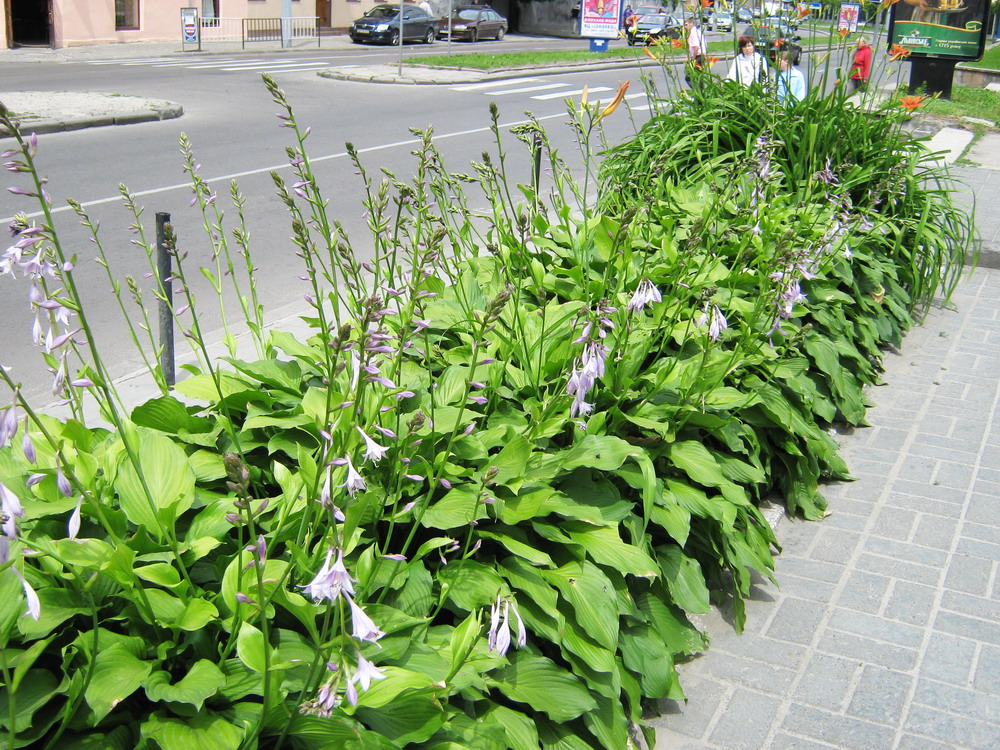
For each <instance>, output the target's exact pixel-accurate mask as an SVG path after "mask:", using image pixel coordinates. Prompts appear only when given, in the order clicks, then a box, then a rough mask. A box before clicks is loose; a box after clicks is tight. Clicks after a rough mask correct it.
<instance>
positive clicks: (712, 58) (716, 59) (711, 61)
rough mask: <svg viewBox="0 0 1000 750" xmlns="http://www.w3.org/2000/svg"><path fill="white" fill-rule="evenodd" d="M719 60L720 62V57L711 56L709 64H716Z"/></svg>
mask: <svg viewBox="0 0 1000 750" xmlns="http://www.w3.org/2000/svg"><path fill="white" fill-rule="evenodd" d="M717 62H719V58H718V57H710V58H708V64H709V65H715V64H716V63H717Z"/></svg>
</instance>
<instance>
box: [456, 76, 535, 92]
mask: <svg viewBox="0 0 1000 750" xmlns="http://www.w3.org/2000/svg"><path fill="white" fill-rule="evenodd" d="M537 80H540V79H538V78H505V79H503V80H502V81H486V82H485V83H469V84H466V85H464V86H452V87H451V90H452V91H480V90H482V89H490V88H496V87H498V86H508V85H510V84H512V83H530V82H531V81H537Z"/></svg>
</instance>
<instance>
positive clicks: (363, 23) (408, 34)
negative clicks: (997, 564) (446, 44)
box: [348, 5, 437, 44]
mask: <svg viewBox="0 0 1000 750" xmlns="http://www.w3.org/2000/svg"><path fill="white" fill-rule="evenodd" d="M348 33H349V34H350V36H351V41H352V42H354V43H355V44H361V43H362V42H381V43H382V44H399V35H400V30H399V6H398V5H376V6H375V7H374V8H372V9H371V10H370V11H368V12H367V13H365V15H364V16H363V17H361V18H359V19H358V20H357V21H355V22H354V23H352V24H351V28H350V29H349V30H348ZM402 34H403V41H404V42H408V41H417V42H425V43H427V44H430V43H431V42H433V41H434V39H435V38H436V37H437V19H436V18H434V16H430V15H428V14H427V13H426V11H424V10H423V9H422V8H418V7H417V6H416V5H404V6H403V31H402Z"/></svg>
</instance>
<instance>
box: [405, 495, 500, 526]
mask: <svg viewBox="0 0 1000 750" xmlns="http://www.w3.org/2000/svg"><path fill="white" fill-rule="evenodd" d="M486 517H487V513H486V506H485V505H484V504H483V503H482V502H481V501H480V499H479V494H478V493H476V492H470V491H469V490H465V489H462V488H460V487H455V488H453V489H450V490H448V492H447V493H445V496H444V497H442V498H441V499H440V500H438V501H437V502H435V503H434V504H433V505H431V506H430V507H429V508H428V509H427V511H426V512H425V513H424V515H423V518H421V519H420V523H421V524H422V525H424V526H426V527H428V528H431V529H457V528H464V527H466V526H468V525H469V524H470V523H471V522H472V521H473V520H479V519H480V518H486Z"/></svg>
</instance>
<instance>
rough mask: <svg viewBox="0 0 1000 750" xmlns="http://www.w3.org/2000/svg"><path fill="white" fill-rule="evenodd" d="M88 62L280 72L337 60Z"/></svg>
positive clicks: (171, 58)
mask: <svg viewBox="0 0 1000 750" xmlns="http://www.w3.org/2000/svg"><path fill="white" fill-rule="evenodd" d="M87 64H88V65H120V66H122V67H142V66H144V67H149V68H184V69H185V70H219V71H223V72H226V73H239V72H243V71H245V72H248V73H258V72H261V71H274V72H276V73H295V72H297V71H309V70H317V69H319V68H328V67H330V66H331V65H332V64H333V61H332V60H331V59H327V58H314V57H310V58H306V57H302V58H298V57H296V58H287V57H283V58H279V59H275V60H267V59H265V58H260V57H253V58H247V57H224V58H219V57H198V58H188V59H178V58H176V57H152V58H142V59H139V58H124V59H121V60H89V61H88V62H87ZM339 67H356V66H353V65H341V66H339Z"/></svg>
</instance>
